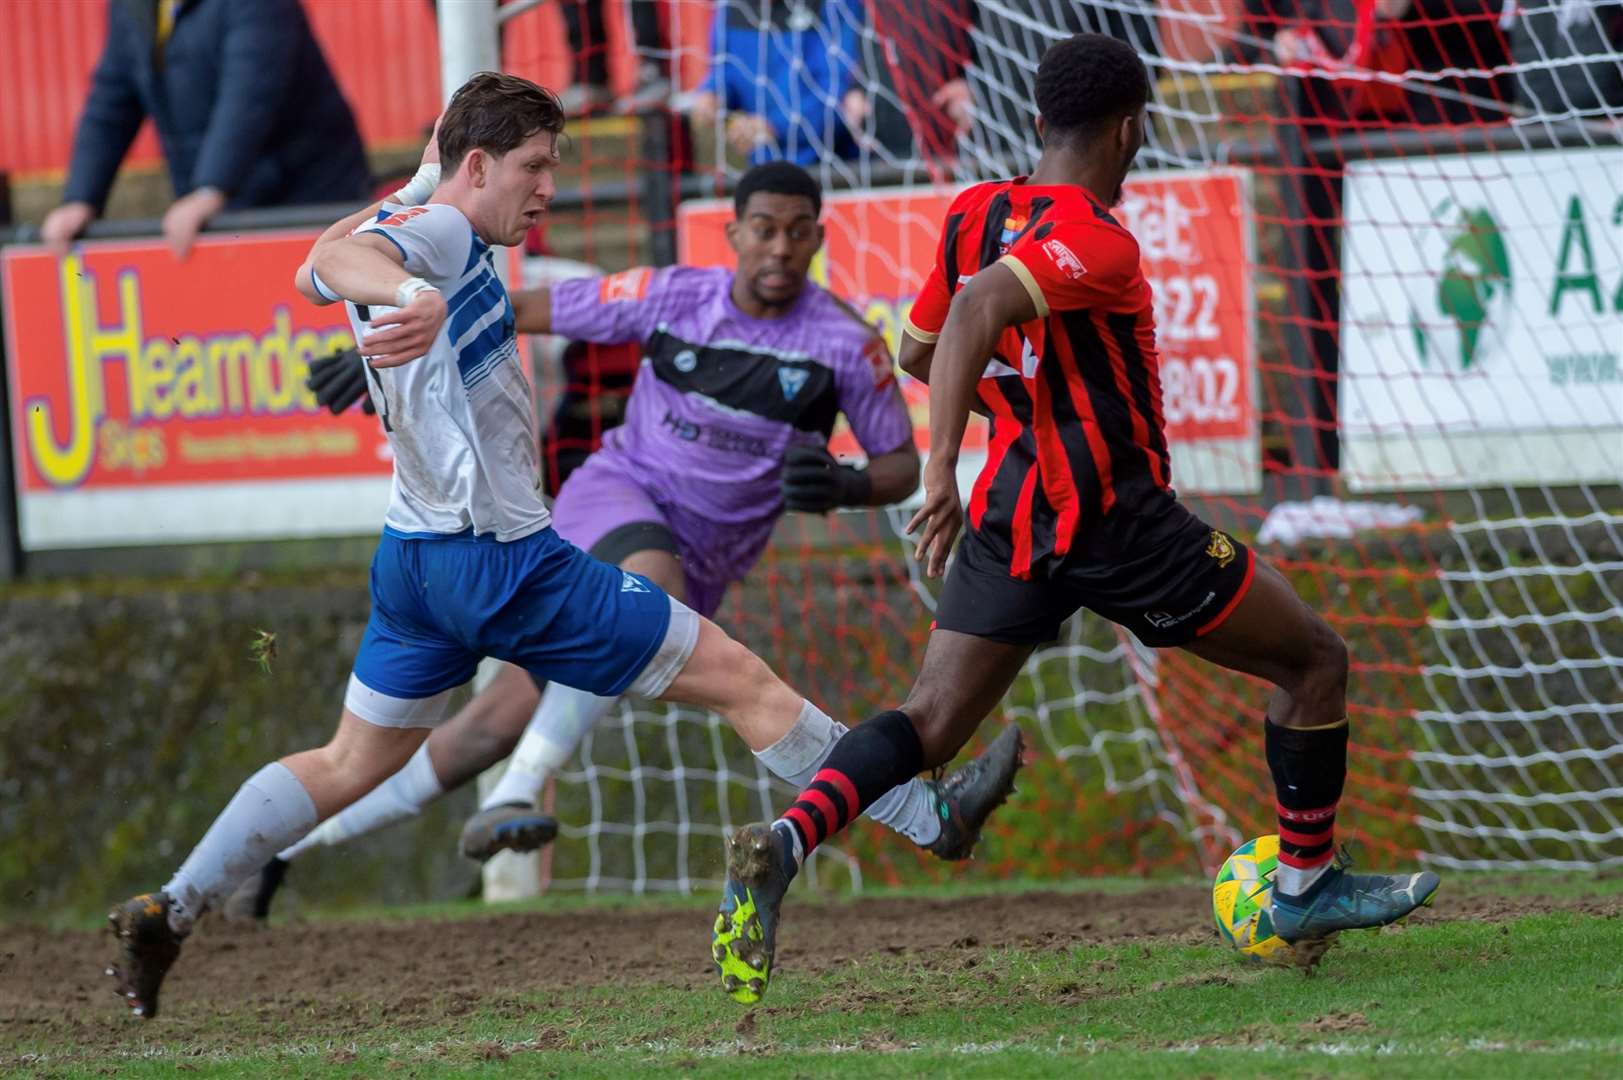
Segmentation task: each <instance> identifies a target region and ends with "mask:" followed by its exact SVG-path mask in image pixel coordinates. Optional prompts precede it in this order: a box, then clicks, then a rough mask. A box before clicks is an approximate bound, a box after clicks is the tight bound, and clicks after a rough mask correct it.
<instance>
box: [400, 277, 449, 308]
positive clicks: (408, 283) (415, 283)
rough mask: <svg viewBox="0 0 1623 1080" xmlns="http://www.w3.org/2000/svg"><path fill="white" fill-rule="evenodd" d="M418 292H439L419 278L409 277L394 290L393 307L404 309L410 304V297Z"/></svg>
mask: <svg viewBox="0 0 1623 1080" xmlns="http://www.w3.org/2000/svg"><path fill="white" fill-rule="evenodd" d="M420 292H439V290H438V289H436V288H435V287H434V286H432V285H430V284H429V283H428V282H426V281H424V280H423V279H422V278H420V277H409V278H407V279H406V280H405V281H402V282H401V283H400V285H399V286H398V287H397V288H396V289H395V291H394V306H395V307H397V308H403V307H405V306H406V305H407V304H409V303H411V301H412V297H414V296H416V295H417V294H418V293H420Z"/></svg>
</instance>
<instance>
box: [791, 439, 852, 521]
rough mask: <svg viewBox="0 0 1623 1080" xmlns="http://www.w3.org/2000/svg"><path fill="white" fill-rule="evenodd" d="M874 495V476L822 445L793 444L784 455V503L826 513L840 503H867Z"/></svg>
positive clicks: (809, 511)
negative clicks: (848, 463) (845, 462)
mask: <svg viewBox="0 0 1623 1080" xmlns="http://www.w3.org/2000/svg"><path fill="white" fill-rule="evenodd" d="M872 496H873V478H872V477H871V476H869V475H868V474H867V472H866V471H864V470H862V469H855V468H852V467H851V466H850V465H841V464H840V463H839V462H838V461H835V460H834V455H833V454H831V453H829V452H828V450H827V448H825V447H822V446H791V447H790V448H789V451H788V453H786V454H784V455H783V505H784V506H785V507H787V508H788V509H790V510H801V511H804V512H806V513H808V514H823V513H827V512H828V511H830V510H832V509H834V508H835V507H837V506H864V505H866V504H867V502H868V500H869V499H870V498H872Z"/></svg>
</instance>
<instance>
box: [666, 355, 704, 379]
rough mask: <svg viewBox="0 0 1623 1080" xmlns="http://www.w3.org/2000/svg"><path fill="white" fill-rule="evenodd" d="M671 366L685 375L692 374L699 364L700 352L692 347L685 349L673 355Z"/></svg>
mask: <svg viewBox="0 0 1623 1080" xmlns="http://www.w3.org/2000/svg"><path fill="white" fill-rule="evenodd" d="M671 366H672V367H674V368H675V369H676V370H677V371H680V372H681V373H682V374H684V375H691V374H692V373H693V369H694V368H696V367H698V366H699V354H698V353H696V352H694V351H693V350H692V349H683V350H682V351H681V352H679V353H677V354H676V355H675V356H673V357H671Z"/></svg>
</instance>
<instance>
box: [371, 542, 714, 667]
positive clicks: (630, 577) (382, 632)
mask: <svg viewBox="0 0 1623 1080" xmlns="http://www.w3.org/2000/svg"><path fill="white" fill-rule="evenodd" d="M673 611H675V612H679V613H685V614H686V615H687V617H689V618H691V617H692V616H691V613H690V612H686V609H685V608H681V607H680V606H679V605H676V604H675V603H674V601H672V600H671V599H670V597H668V596H667V595H666V594H665V593H664V592H663V591H662V590H661V589H660V588H659V587H658V586H657V585H655V584H654V583H653V582H651V581H649V580H648V579H647V578H645V577H643V576H642V575H640V574H630V573H627V572H626V571H624V570H621V569H619V568H618V567H614V566H609V565H608V564H607V563H602V562H599V561H597V560H596V559H594V558H592V557H591V556H589V555H587V554H586V553H585V552H584V551H581V550H580V549H579V548H577V547H575V546H574V545H573V544H571V543H569V542H568V541H566V540H564V539H563V538H562V537H560V536H559V535H558V534H557V533H556V532H554V531H553V530H552V529H551V528H546V529H542V530H541V531H540V532H536V533H532V534H530V535H529V536H526V537H524V538H523V539H520V540H513V541H510V542H508V543H501V542H499V541H497V540H496V539H495V538H494V537H492V536H490V535H489V534H486V535H483V536H475V535H474V534H473V533H472V532H471V531H470V532H466V533H457V534H454V535H449V536H435V537H427V538H422V537H406V536H402V535H400V534H397V533H394V532H392V531H385V532H384V534H383V539H382V541H381V542H379V544H378V550H377V554H376V555H374V556H373V557H372V617H371V619H369V620H368V621H367V624H366V635H365V637H363V638H362V639H361V648H360V652H359V653H358V654H357V655H356V657H355V677H356V678H357V679H359V680H360V682H362V683H363V684H365V686H367V687H369V688H370V689H372V690H374V691H377V692H378V693H380V694H385V695H388V696H390V697H393V698H403V699H421V698H430V697H433V696H435V695H437V694H440V693H443V692H444V691H447V690H449V689H451V688H452V687H456V686H461V685H462V684H463V683H465V682H467V681H468V680H469V679H471V678H473V673H474V669H475V668H476V667H477V666H478V664H479V661H480V660H481V659H483V658H484V657H487V656H491V657H495V658H496V659H498V660H506V661H507V662H509V663H512V664H516V665H518V666H519V667H521V668H523V669H524V670H526V671H528V672H529V673H530V674H531V676H533V677H534V678H535V679H536V681H537V682H541V681H551V682H560V683H563V684H564V685H566V686H573V687H575V688H576V689H579V690H586V691H589V692H591V693H594V694H602V695H605V696H613V695H618V694H621V693H624V692H625V691H626V690H627V689H631V688H633V687H632V684H633V683H636V682H638V676H639V675H642V674H643V673H644V670H645V669H648V668H650V666H651V664H652V663H653V662H654V661H655V660H656V654H661V655H660V665H663V666H665V667H671V666H672V664H674V667H673V669H672V670H670V671H669V672H668V674H666V675H665V676H664V677H663V680H662V681H663V683H664V684H665V685H668V684H669V682H670V679H671V678H673V677H674V676H675V674H676V671H677V670H680V666H681V664H682V663H685V662H686V659H687V656H686V655H685V654H683V655H681V656H680V657H679V658H675V657H665V656H663V655H662V648H661V647H662V646H663V645H665V642H666V638H667V633H668V631H671V629H672V626H671V623H672V618H673ZM691 649H692V645H691V642H689V643H688V645H687V650H688V651H689V652H691ZM665 651H670V650H668V649H667V650H665ZM656 666H659V665H656ZM659 674H660V673H655V672H650V675H653V676H657V675H659ZM645 681H646V680H645ZM635 689H637V691H638V692H639V693H645V694H650V696H651V695H652V694H654V693H658V692H660V691H663V689H664V685H657V686H644V685H642V684H639V685H638V686H637V687H635Z"/></svg>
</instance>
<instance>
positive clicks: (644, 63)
mask: <svg viewBox="0 0 1623 1080" xmlns="http://www.w3.org/2000/svg"><path fill="white" fill-rule="evenodd" d="M622 2H623V3H624V4H625V7H626V9H627V11H626V14H627V16H628V21H629V22H630V24H631V37H632V41H633V43H634V44H635V46H636V52H637V85H636V86H635V87H634V88H633V89H632V91H631V93H630V95H628V96H627V97H624V98H621V99H620V100H618V101H615V100H614V95H613V94H612V93H611V92H610V90H609V61H608V55H609V48H608V40H609V38H608V31H607V29H606V26H605V23H606V20H605V16H606V15H607V8H608V7H609V5H610V4H613V3H622ZM559 7H560V8H561V9H562V11H563V16H564V28H565V29H566V30H567V31H568V34H569V51H570V52H571V53H573V54H574V57H575V81H574V82H572V83H571V84H570V85H568V86H566V87H565V88H564V89H563V92H562V93H560V94H559V95H558V100H559V101H561V102H563V106H564V113H565V115H567V116H570V117H577V116H587V115H590V114H592V113H595V112H598V111H600V110H602V109H604V108H607V107H608V106H609V105H610V104H612V105H613V107H614V111H615V112H617V113H637V112H643V111H645V110H647V109H654V108H658V107H660V106H662V105H664V104H665V103H666V102H667V101H668V100H669V99H670V96H671V78H670V65H669V62H668V60H669V56H670V54H669V52H668V50H667V49H666V48H665V46H664V45H663V44H662V37H663V35H662V34H661V32H660V24H659V5H658V3H656V0H560V3H559Z"/></svg>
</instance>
